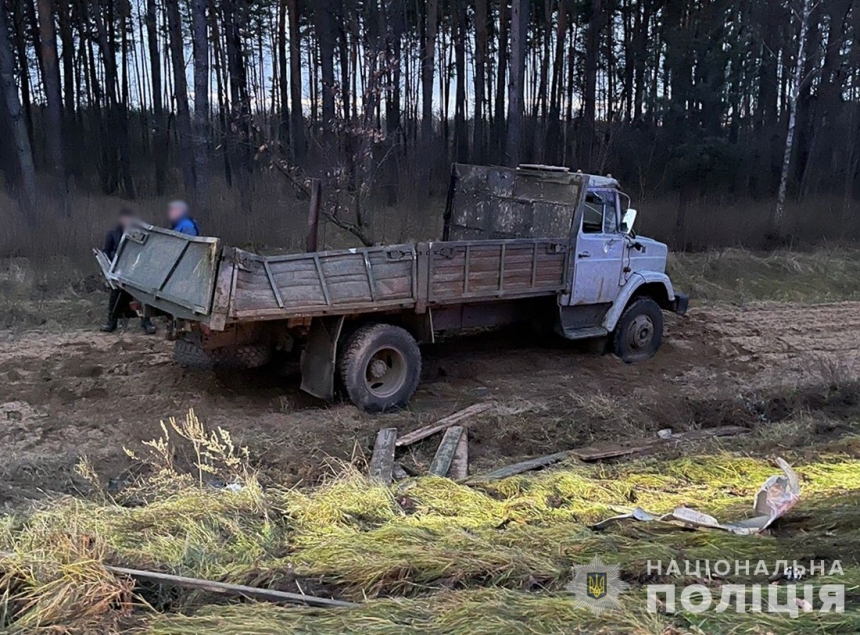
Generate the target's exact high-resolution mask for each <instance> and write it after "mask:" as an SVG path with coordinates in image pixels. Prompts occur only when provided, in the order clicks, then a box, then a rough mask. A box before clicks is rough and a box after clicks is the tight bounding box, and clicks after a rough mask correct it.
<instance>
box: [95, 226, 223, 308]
mask: <svg viewBox="0 0 860 635" xmlns="http://www.w3.org/2000/svg"><path fill="white" fill-rule="evenodd" d="M219 251H220V241H219V240H218V239H217V238H206V237H196V236H187V235H185V234H180V233H177V232H174V231H170V230H167V229H162V228H160V227H153V226H152V225H146V224H143V223H138V224H136V225H134V226H133V227H131V228H129V229H128V230H127V231H126V233H125V234H124V235H123V238H122V241H121V242H120V246H119V249H118V250H117V255H116V257H115V258H114V261H113V263H111V269H110V271H109V272H108V279H109V280H110V281H112V282H113V283H115V284H117V285H118V286H120V287H122V288H123V289H125V290H127V291H128V292H129V293H131V295H132V296H134V297H136V298H137V299H140V300H144V301H147V302H153V301H154V304H155V305H156V306H158V307H159V308H163V309H165V310H167V311H169V312H171V313H174V314H175V315H179V314H180V313H182V314H184V315H186V314H188V313H189V312H190V313H192V314H194V315H198V316H206V315H208V314H209V312H210V310H211V307H212V295H213V290H214V287H215V278H216V275H217V270H218V260H219ZM173 309H175V311H174V310H173Z"/></svg>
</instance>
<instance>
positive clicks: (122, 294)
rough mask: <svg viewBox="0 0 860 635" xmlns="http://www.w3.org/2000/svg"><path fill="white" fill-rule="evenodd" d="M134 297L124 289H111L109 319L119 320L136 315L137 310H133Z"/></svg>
mask: <svg viewBox="0 0 860 635" xmlns="http://www.w3.org/2000/svg"><path fill="white" fill-rule="evenodd" d="M131 301H132V297H131V295H129V293H128V292H126V291H123V290H122V289H111V292H110V299H109V300H108V320H119V319H122V318H128V317H134V316H135V312H134V311H132V310H131Z"/></svg>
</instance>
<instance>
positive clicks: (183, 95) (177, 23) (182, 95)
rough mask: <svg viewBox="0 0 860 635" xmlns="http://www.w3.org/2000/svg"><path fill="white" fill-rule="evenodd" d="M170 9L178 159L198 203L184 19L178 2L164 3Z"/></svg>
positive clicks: (185, 181) (169, 31) (168, 17)
mask: <svg viewBox="0 0 860 635" xmlns="http://www.w3.org/2000/svg"><path fill="white" fill-rule="evenodd" d="M165 8H166V10H167V31H168V35H169V36H170V58H171V62H172V64H173V91H174V97H175V99H176V130H177V133H178V136H179V162H180V166H181V168H182V181H183V183H184V185H185V193H186V196H189V197H190V198H191V200H192V202H193V203H195V204H196V203H197V201H198V199H199V194H198V192H197V180H196V176H195V161H194V150H193V149H192V141H193V135H192V132H191V110H190V108H189V107H188V80H187V79H186V75H185V55H184V54H183V48H184V45H183V40H182V21H181V18H180V17H179V3H178V2H167V3H165Z"/></svg>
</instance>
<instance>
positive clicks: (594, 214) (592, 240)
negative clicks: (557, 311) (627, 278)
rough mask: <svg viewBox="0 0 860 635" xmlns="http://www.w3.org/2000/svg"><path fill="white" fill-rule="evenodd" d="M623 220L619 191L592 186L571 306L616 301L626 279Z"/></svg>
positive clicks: (581, 230) (575, 259) (577, 251)
mask: <svg viewBox="0 0 860 635" xmlns="http://www.w3.org/2000/svg"><path fill="white" fill-rule="evenodd" d="M620 224H621V221H620V218H619V201H618V193H617V192H616V191H615V190H589V191H588V193H587V194H586V197H585V204H584V208H583V213H582V220H581V222H580V227H579V233H578V235H577V237H576V247H575V250H574V252H573V284H572V288H571V294H570V299H569V302H568V303H567V304H568V305H569V306H575V305H584V304H603V303H611V302H614V301H615V298H616V297H617V296H618V289H619V287H620V286H621V283H622V280H623V279H624V277H623V275H622V269H623V267H624V256H625V241H624V235H623V234H622V233H621V227H620Z"/></svg>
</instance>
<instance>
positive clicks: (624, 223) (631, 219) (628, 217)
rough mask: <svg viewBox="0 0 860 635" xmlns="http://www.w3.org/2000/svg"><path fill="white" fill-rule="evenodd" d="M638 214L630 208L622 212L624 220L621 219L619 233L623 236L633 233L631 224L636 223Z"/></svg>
mask: <svg viewBox="0 0 860 635" xmlns="http://www.w3.org/2000/svg"><path fill="white" fill-rule="evenodd" d="M637 213H638V212H637V211H636V210H635V209H633V208H632V207H631V208H629V209H628V210H627V211H626V212H624V218H622V219H621V231H623V232H624V233H625V234H632V233H633V224H634V223H635V222H636V214H637Z"/></svg>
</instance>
